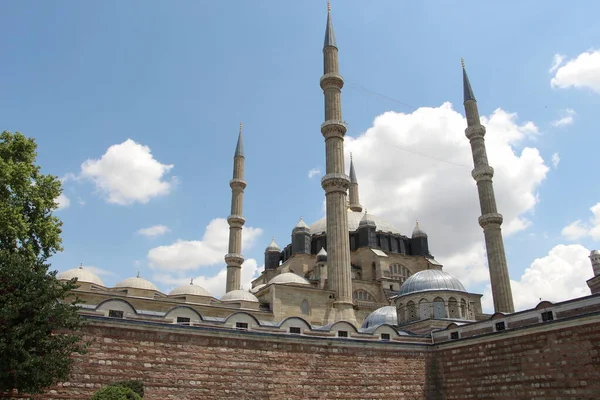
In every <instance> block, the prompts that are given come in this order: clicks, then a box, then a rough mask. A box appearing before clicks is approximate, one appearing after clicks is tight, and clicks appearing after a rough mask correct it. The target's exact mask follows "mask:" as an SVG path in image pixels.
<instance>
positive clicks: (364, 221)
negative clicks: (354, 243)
mask: <svg viewBox="0 0 600 400" xmlns="http://www.w3.org/2000/svg"><path fill="white" fill-rule="evenodd" d="M363 226H372V227H374V228H377V224H376V223H375V219H374V218H373V216H372V215H369V214H367V211H366V210H365V215H363V217H362V218H361V219H360V222H359V223H358V227H359V228H361V227H363Z"/></svg>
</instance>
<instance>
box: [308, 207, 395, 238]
mask: <svg viewBox="0 0 600 400" xmlns="http://www.w3.org/2000/svg"><path fill="white" fill-rule="evenodd" d="M364 215H365V213H363V212H359V211H352V210H348V230H349V231H351V232H352V231H355V230H357V229H358V224H360V220H361V219H362V218H363V216H364ZM369 217H370V218H371V219H372V220H373V221H374V222H375V225H377V230H378V231H383V232H392V233H396V234H400V231H399V230H398V229H397V228H396V227H394V226H393V225H392V224H390V223H389V222H387V221H384V220H383V219H381V218H378V217H376V216H374V215H371V214H369ZM325 232H327V219H326V218H321V219H320V220H318V221H317V222H315V223H313V224H312V225H310V233H312V234H319V233H325Z"/></svg>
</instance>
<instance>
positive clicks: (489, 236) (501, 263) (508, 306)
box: [462, 61, 515, 313]
mask: <svg viewBox="0 0 600 400" xmlns="http://www.w3.org/2000/svg"><path fill="white" fill-rule="evenodd" d="M462 67H463V87H464V106H465V115H466V117H467V129H465V134H466V135H467V138H468V139H469V142H471V151H472V153H473V164H474V166H475V168H474V169H473V171H472V172H471V175H472V176H473V179H475V181H476V182H477V190H478V192H479V204H480V206H481V217H479V225H481V227H482V228H483V235H484V237H485V247H486V250H487V258H488V267H489V270H490V281H491V284H492V296H493V297H494V310H495V311H496V312H503V313H512V312H514V311H515V308H514V306H513V298H512V291H511V288H510V278H509V276H508V267H507V266H506V255H505V254H504V242H503V240H502V230H501V225H502V214H500V213H498V210H497V209H496V197H495V196H494V186H493V184H492V177H493V176H494V169H493V168H492V167H490V166H489V164H488V159H487V153H486V150H485V141H484V139H483V137H484V136H485V127H484V126H483V125H481V122H480V120H479V110H478V109H477V101H476V100H475V96H474V95H473V90H472V89H471V84H470V83H469V77H468V76H467V71H466V70H465V63H464V61H463V62H462Z"/></svg>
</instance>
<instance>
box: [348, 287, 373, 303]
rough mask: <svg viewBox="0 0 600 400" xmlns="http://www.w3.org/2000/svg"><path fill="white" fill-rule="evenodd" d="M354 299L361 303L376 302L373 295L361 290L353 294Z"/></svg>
mask: <svg viewBox="0 0 600 400" xmlns="http://www.w3.org/2000/svg"><path fill="white" fill-rule="evenodd" d="M352 298H353V299H354V300H359V301H375V299H374V298H373V296H371V293H369V292H367V291H366V290H361V289H359V290H355V291H354V293H352Z"/></svg>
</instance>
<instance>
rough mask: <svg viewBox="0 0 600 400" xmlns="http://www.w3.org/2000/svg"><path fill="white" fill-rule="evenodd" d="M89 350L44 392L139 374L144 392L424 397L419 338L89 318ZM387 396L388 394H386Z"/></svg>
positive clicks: (163, 395) (153, 399) (81, 393)
mask: <svg viewBox="0 0 600 400" xmlns="http://www.w3.org/2000/svg"><path fill="white" fill-rule="evenodd" d="M86 331H87V334H88V335H89V336H90V337H93V338H94V342H93V344H92V345H91V347H90V349H89V352H88V354H86V355H83V356H77V358H76V363H75V366H74V368H73V371H72V374H71V379H70V380H69V382H66V383H64V384H62V385H59V386H57V387H54V388H52V389H51V390H49V391H48V392H47V393H46V394H44V395H43V396H42V397H41V398H43V399H47V400H54V399H69V400H78V399H88V398H89V397H90V396H91V394H92V393H94V392H95V391H96V390H98V389H99V388H100V387H101V386H103V385H106V384H109V383H111V382H115V381H119V380H124V379H137V380H141V381H143V382H144V385H145V390H146V395H145V397H144V400H165V399H179V400H186V399H240V400H241V399H277V400H283V399H390V398H394V399H423V398H425V370H426V366H425V364H426V361H425V360H426V354H427V353H428V352H429V350H430V347H428V346H425V345H422V344H414V345H413V344H408V345H404V344H393V343H382V342H377V343H364V342H356V341H351V340H343V339H337V338H331V339H320V338H319V339H314V338H313V339H310V338H304V337H294V336H289V335H287V337H286V336H283V335H280V336H278V335H267V334H260V333H253V332H248V333H245V332H236V331H223V330H210V329H187V328H185V327H184V328H182V327H174V326H164V325H162V326H159V325H155V324H152V325H145V324H139V323H137V324H133V323H127V322H115V321H114V320H113V321H105V320H100V321H93V322H91V324H90V325H89V326H88V327H87V328H86ZM390 396H391V397H390Z"/></svg>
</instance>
